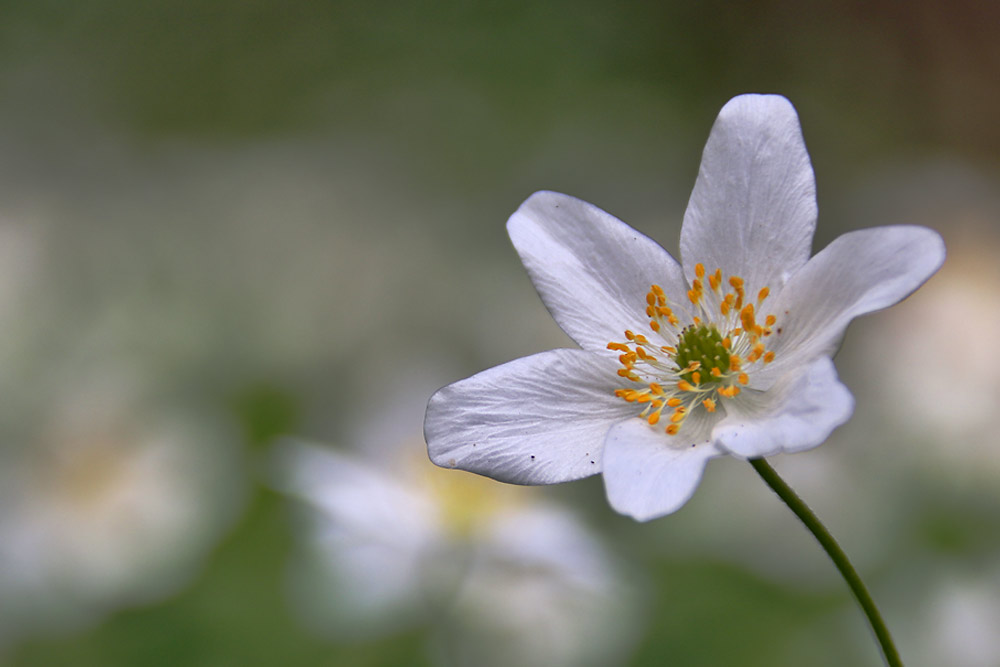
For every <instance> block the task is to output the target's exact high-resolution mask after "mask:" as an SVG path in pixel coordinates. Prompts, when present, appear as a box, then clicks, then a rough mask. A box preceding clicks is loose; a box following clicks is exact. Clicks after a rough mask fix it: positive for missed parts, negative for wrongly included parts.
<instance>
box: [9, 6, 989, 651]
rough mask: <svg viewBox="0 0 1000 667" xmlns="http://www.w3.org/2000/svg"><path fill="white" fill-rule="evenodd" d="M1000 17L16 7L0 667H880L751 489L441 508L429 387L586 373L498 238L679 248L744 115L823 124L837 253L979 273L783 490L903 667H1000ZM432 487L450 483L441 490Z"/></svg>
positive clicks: (895, 354)
mask: <svg viewBox="0 0 1000 667" xmlns="http://www.w3.org/2000/svg"><path fill="white" fill-rule="evenodd" d="M998 29H1000V6H998V5H995V4H993V3H980V2H971V1H970V2H943V1H942V2H935V1H933V0H917V1H915V2H910V3H905V4H900V3H896V2H864V3H863V2H844V1H842V0H837V1H836V2H834V1H833V0H829V1H825V0H824V1H821V2H816V3H809V4H808V5H804V4H802V3H800V2H793V1H791V0H769V1H765V2H757V3H726V2H715V1H708V2H700V3H686V2H664V3H646V2H619V3H605V2H590V1H588V0H584V1H580V0H574V1H573V2H568V1H566V2H551V3H535V2H530V3H529V2H524V3H521V2H452V1H450V0H445V1H443V2H442V1H440V0H438V1H435V2H427V1H424V0H418V1H416V2H410V3H388V2H379V1H377V0H376V1H369V2H353V1H349V2H332V3H287V2H277V1H272V0H252V1H246V0H238V1H237V0H201V1H199V2H183V1H182V2H178V1H177V0H169V1H168V0H151V1H149V2H145V3H132V2H124V1H122V0H93V1H92V2H88V3H79V4H73V3H64V2H54V1H50V0H40V1H34V2H19V1H15V2H6V3H4V4H3V6H2V8H0V369H2V372H0V391H2V396H3V400H2V401H0V664H9V665H102V666H103V665H177V664H185V665H213V666H215V665H247V664H279V663H280V664H285V665H296V664H301V665H316V664H324V665H401V666H402V665H407V666H408V665H449V666H450V665H491V664H496V665H502V664H521V665H560V664H561V665H578V664H594V665H659V664H665V663H667V662H669V663H670V664H678V665H721V664H727V665H760V666H764V665H802V664H808V665H820V666H823V665H830V666H833V665H845V664H851V665H878V664H881V663H880V660H879V657H878V653H877V650H876V648H875V646H874V644H873V641H872V640H871V637H870V636H869V632H868V629H867V626H866V625H865V621H864V619H863V617H862V615H861V614H860V612H859V611H858V610H857V608H856V607H855V605H854V604H853V602H852V600H851V599H850V598H849V596H848V593H847V591H846V588H845V586H844V584H843V582H842V581H841V580H840V579H839V578H838V576H837V575H836V573H835V571H834V568H833V566H832V565H831V563H830V562H829V561H828V560H827V558H826V556H825V555H824V554H823V553H822V551H821V550H820V549H819V547H818V546H817V545H816V544H815V543H813V541H812V538H811V537H810V536H809V535H808V534H807V533H806V532H805V530H804V529H803V528H802V527H801V526H800V525H798V524H797V522H796V521H795V520H794V519H793V517H792V516H791V515H790V513H789V512H788V511H787V509H786V508H785V507H784V506H782V505H781V504H780V503H779V502H778V501H777V500H776V498H774V497H773V496H772V494H771V493H770V491H768V490H767V489H766V488H765V487H764V485H763V484H762V483H761V481H760V480H759V479H757V477H756V475H755V474H753V472H752V470H751V469H750V467H749V466H747V465H746V464H745V463H742V462H740V461H737V460H735V459H733V460H729V459H726V460H715V461H713V462H712V463H711V464H710V465H709V466H708V470H707V473H706V476H705V479H704V481H703V483H702V485H701V487H700V488H699V489H698V491H697V493H696V495H695V497H694V499H693V500H692V501H691V502H690V503H689V504H688V505H687V506H685V507H684V508H683V509H682V510H681V511H680V512H678V513H677V514H676V515H673V516H670V517H668V518H665V519H662V520H658V521H655V522H652V523H649V524H636V523H633V522H631V521H630V520H628V519H626V518H623V517H620V516H617V515H615V514H614V513H613V512H611V510H610V509H608V507H607V505H606V502H605V500H604V495H603V489H602V486H601V482H600V479H599V478H597V479H590V480H586V481H583V482H579V483H574V484H570V485H564V486H560V487H552V488H542V489H520V488H512V487H505V486H503V485H499V484H496V483H490V482H485V483H484V482H482V481H481V480H478V479H476V478H472V477H471V476H468V475H464V474H461V473H450V474H449V473H443V472H442V471H437V470H436V469H433V468H432V467H431V466H430V465H429V464H428V463H426V461H425V459H424V449H423V448H424V445H423V441H422V435H421V419H422V411H423V406H424V403H425V401H426V399H427V397H428V396H429V395H430V394H431V393H432V392H433V391H434V390H435V389H436V388H437V387H439V386H441V385H443V384H446V383H448V382H451V381H454V380H456V379H459V378H462V377H465V376H467V375H470V374H472V373H475V372H477V371H479V370H482V369H484V368H486V367H489V366H493V365H496V364H499V363H502V362H505V361H508V360H510V359H513V358H515V357H519V356H524V355H527V354H530V353H533V352H537V351H541V350H545V349H549V348H551V347H557V346H564V345H569V344H570V342H569V341H568V340H567V339H566V338H565V337H564V336H563V335H562V334H561V333H560V332H559V331H558V329H557V327H556V326H555V324H554V323H553V322H552V321H551V319H550V318H549V317H548V315H547V313H546V312H545V310H544V308H543V307H542V305H541V303H540V301H539V300H538V299H537V297H536V295H535V293H534V291H533V289H532V287H531V284H530V282H529V281H528V279H527V276H526V275H525V273H524V271H523V270H522V268H521V266H520V263H519V262H518V260H517V257H516V254H515V253H514V252H513V250H512V248H511V247H510V244H509V242H508V240H507V238H506V234H505V230H504V222H505V221H506V219H507V217H508V216H509V215H510V214H511V213H512V212H513V211H514V210H515V209H516V208H517V206H518V205H519V204H520V203H521V201H522V200H523V199H525V198H526V197H527V196H528V195H529V194H530V193H531V192H533V191H535V190H538V189H553V190H559V191H563V192H566V193H568V194H573V195H576V196H578V197H581V198H583V199H586V200H588V201H590V202H593V203H595V204H596V205H598V206H600V207H602V208H604V209H606V210H608V211H609V212H611V213H613V214H615V215H616V216H618V217H619V218H621V219H623V220H625V221H626V222H629V223H630V224H632V225H633V226H635V227H637V228H638V229H640V230H642V231H644V232H645V233H647V234H649V235H650V236H652V237H653V238H655V239H657V240H658V241H659V242H661V243H662V244H663V245H664V247H666V248H667V249H668V250H670V251H671V252H673V253H676V250H677V239H678V234H679V230H680V221H681V218H682V215H683V211H684V207H685V204H686V201H687V197H688V194H689V192H690V188H691V186H692V185H693V183H694V178H695V175H696V173H697V169H698V163H699V159H700V153H701V149H702V146H703V144H704V142H705V139H706V138H707V136H708V131H709V129H710V127H711V124H712V122H713V120H714V119H715V115H716V114H717V112H718V110H719V109H720V108H721V107H722V105H723V104H724V103H725V102H726V101H727V100H728V99H729V98H731V97H732V96H734V95H737V94H739V93H744V92H775V93H781V94H784V95H785V96H787V97H788V98H789V99H791V101H792V102H793V103H794V104H795V105H796V107H797V109H798V111H799V114H800V117H801V122H802V126H803V131H804V134H805V138H806V143H807V146H808V148H809V151H810V153H811V156H812V160H813V165H814V168H815V171H816V177H817V185H818V196H819V207H820V220H819V230H818V233H817V238H816V242H815V249H819V248H822V247H823V246H825V245H826V244H827V243H828V242H829V241H830V240H832V239H833V238H834V237H836V236H837V235H839V234H841V233H843V232H844V231H847V230H851V229H857V228H861V227H867V226H873V225H880V224H895V223H915V224H921V225H926V226H929V227H933V228H935V229H937V230H938V231H940V232H941V234H942V235H943V236H944V237H945V240H946V243H947V244H948V247H949V259H948V261H947V263H946V264H945V266H944V268H943V269H942V270H941V271H940V273H939V274H938V275H937V276H936V277H934V278H933V279H932V280H931V281H930V282H929V283H928V284H927V285H926V286H925V287H924V288H923V289H922V290H921V291H920V292H918V293H917V294H916V295H914V296H913V297H912V298H911V299H909V300H908V301H907V302H905V303H903V304H902V305H900V306H898V307H896V308H893V309H891V310H889V311H886V312H884V313H879V314H875V315H873V316H869V317H867V318H864V319H862V320H860V321H858V322H856V323H855V324H854V325H853V326H852V327H851V329H850V331H849V333H848V336H847V338H846V341H845V344H844V347H843V348H842V351H841V353H840V354H839V356H838V359H837V362H838V367H839V370H840V374H841V377H842V379H843V380H844V382H845V383H846V384H847V385H848V386H849V387H850V388H851V389H852V391H853V392H854V393H855V396H856V397H857V399H858V404H857V409H856V413H855V417H854V419H853V420H852V421H851V422H849V423H848V424H847V425H845V426H844V427H842V428H841V429H839V430H838V431H837V432H836V433H835V435H834V436H833V437H832V438H831V440H830V442H828V443H827V444H825V445H824V446H823V447H821V448H819V449H816V450H814V451H811V452H808V453H803V454H799V455H795V456H786V457H783V458H778V459H775V460H774V461H773V463H774V464H775V465H776V466H777V467H778V469H779V470H780V471H781V472H782V473H783V474H784V475H785V476H786V478H787V479H788V480H789V481H790V483H791V484H792V485H793V486H794V487H795V488H796V489H797V490H798V492H799V493H800V494H801V495H802V496H803V497H804V498H805V499H806V500H807V501H808V502H810V503H811V504H812V506H813V507H814V509H815V510H816V511H817V513H818V514H819V515H820V517H821V518H823V519H824V520H825V521H826V522H827V524H828V526H829V527H830V529H831V530H832V532H833V533H834V534H835V535H836V536H837V537H838V538H839V539H840V541H841V543H842V545H843V546H844V548H845V549H846V551H847V552H848V553H849V554H850V555H851V556H852V557H853V558H854V560H855V564H856V565H857V566H858V568H859V569H860V571H861V573H862V576H863V577H864V578H865V580H866V582H867V583H868V584H869V586H870V587H871V589H872V591H873V593H874V596H875V598H876V600H877V601H878V603H879V604H880V606H881V609H882V611H883V614H884V615H885V617H886V619H887V621H888V624H889V626H890V628H891V629H892V631H893V632H894V634H895V635H896V639H897V643H898V645H899V649H900V651H901V653H902V656H903V658H904V660H905V661H906V664H908V665H928V666H930V665H941V664H948V665H957V666H966V665H974V666H989V665H998V664H1000V636H998V635H997V633H996V628H997V627H1000V444H998V438H997V435H996V431H995V426H994V424H995V422H994V417H995V412H996V407H997V405H998V403H1000V348H998V347H997V346H996V331H997V330H998V329H1000V264H998V263H997V260H996V258H997V256H998V254H1000V157H998V156H1000V123H998V122H997V119H998V118H1000V86H998V85H997V82H998V81H1000V47H998V46H997V40H996V34H997V30H998ZM442 475H444V477H442Z"/></svg>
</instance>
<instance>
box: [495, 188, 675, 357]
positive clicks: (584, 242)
mask: <svg viewBox="0 0 1000 667" xmlns="http://www.w3.org/2000/svg"><path fill="white" fill-rule="evenodd" d="M507 232H508V234H510V239H511V241H512V242H513V243H514V247H515V248H516V249H517V252H518V254H519V255H520V256H521V261H522V262H523V263H524V266H525V268H526V269H527V270H528V274H529V275H530V276H531V280H532V282H533V283H534V284H535V289H537V290H538V294H539V295H540V296H541V297H542V301H543V302H544V303H545V306H546V307H547V308H548V309H549V312H551V313H552V316H553V317H554V318H555V320H556V322H557V323H558V324H559V326H560V327H562V329H563V331H565V332H566V333H567V334H569V336H570V337H571V338H572V339H573V340H575V341H576V342H577V343H578V344H579V345H580V346H581V347H582V348H583V349H585V350H591V351H594V352H599V353H600V354H603V355H605V356H608V355H609V354H610V353H609V351H608V350H607V349H606V347H605V346H606V345H607V344H608V342H610V341H620V340H622V337H623V334H624V331H625V329H629V328H634V327H636V326H639V325H642V324H645V323H646V322H647V321H648V319H649V318H648V317H647V316H646V315H645V309H646V293H647V292H649V286H650V285H653V284H658V285H660V286H661V287H663V289H664V291H665V292H666V294H667V296H668V297H669V298H671V299H673V300H674V301H676V302H679V303H684V302H685V299H686V298H687V297H686V294H687V285H686V283H685V281H684V279H683V277H682V275H681V268H680V265H678V264H677V262H676V260H674V258H673V257H671V256H670V253H668V252H667V251H666V250H664V249H663V248H662V247H660V246H659V245H658V244H657V243H656V242H655V241H653V240H652V239H650V238H649V237H647V236H644V235H643V234H641V233H640V232H637V231H636V230H634V229H632V228H631V227H629V226H628V225H626V224H625V223H624V222H622V221H621V220H618V219H617V218H615V217H614V216H612V215H610V214H608V213H605V212H604V211H602V210H600V209H599V208H597V207H596V206H592V205H591V204H588V203H586V202H583V201H580V200H579V199H575V198H573V197H569V196H567V195H561V194H557V193H555V192H536V193H535V194H533V195H532V196H531V197H529V198H528V200H527V201H525V202H524V203H523V204H522V205H521V207H520V208H519V209H518V210H517V212H516V213H514V215H512V216H511V218H510V220H509V221H508V222H507Z"/></svg>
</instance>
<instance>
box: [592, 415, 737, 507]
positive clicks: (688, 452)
mask: <svg viewBox="0 0 1000 667" xmlns="http://www.w3.org/2000/svg"><path fill="white" fill-rule="evenodd" d="M689 426H692V425H691V424H688V423H685V424H684V428H683V429H682V431H681V432H682V433H683V432H684V431H685V430H686V429H687V427H689ZM697 430H699V431H701V433H695V434H693V435H694V438H692V437H690V436H689V437H688V438H686V439H684V440H676V441H674V440H671V439H670V436H667V435H666V434H664V433H663V431H662V430H660V429H658V428H654V427H652V426H650V425H649V424H647V423H646V422H645V421H643V420H641V419H629V420H626V421H623V422H621V423H618V424H615V425H614V426H612V427H611V430H610V431H608V438H607V440H606V441H605V443H604V488H605V490H606V491H607V494H608V502H609V503H610V504H611V507H613V508H614V509H615V511H616V512H620V513H622V514H627V515H628V516H631V517H632V518H634V519H636V520H637V521H649V520H650V519H656V518H658V517H661V516H664V515H667V514H670V513H671V512H675V511H677V510H678V509H680V507H681V506H682V505H683V504H684V503H686V502H687V501H688V499H689V498H690V497H691V496H692V495H693V494H694V490H695V489H696V488H697V486H698V482H699V481H700V480H701V474H702V472H703V471H704V469H705V462H706V461H708V459H710V458H712V457H714V456H719V455H720V454H721V452H720V451H719V450H718V449H717V448H716V447H715V446H714V445H713V444H712V443H711V442H710V440H709V438H707V437H704V436H706V435H707V431H706V430H705V429H697ZM698 436H703V437H698ZM692 440H694V444H691V443H692Z"/></svg>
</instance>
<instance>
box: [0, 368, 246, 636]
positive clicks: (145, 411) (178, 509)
mask: <svg viewBox="0 0 1000 667" xmlns="http://www.w3.org/2000/svg"><path fill="white" fill-rule="evenodd" d="M98 375H99V372H97V371H95V372H94V373H93V374H91V375H90V376H88V377H87V379H86V380H85V381H82V382H81V383H79V384H77V385H73V384H71V382H66V385H67V388H66V394H67V395H65V396H58V397H53V399H54V400H53V406H50V407H49V408H48V410H47V412H46V413H45V414H43V415H41V421H42V424H40V425H38V427H37V428H38V432H36V433H34V434H33V435H34V436H35V437H34V440H33V441H31V442H29V443H18V442H8V441H7V439H6V438H5V439H4V441H3V442H2V443H0V599H2V600H3V601H4V602H3V604H2V605H0V644H3V643H4V640H5V639H6V640H7V641H15V640H18V639H19V638H21V637H23V636H26V635H33V634H37V633H40V632H49V631H52V630H56V631H61V630H67V629H79V628H80V627H81V626H87V625H89V624H92V623H95V622H97V621H99V620H101V619H103V617H104V616H106V615H107V614H109V613H110V612H112V611H114V610H116V609H118V608H122V607H129V606H135V605H139V604H146V603H149V602H151V601H154V600H159V599H162V598H164V597H165V596H167V595H168V594H170V593H173V592H175V591H177V590H178V589H179V588H180V586H181V585H183V584H185V583H186V582H188V581H189V580H190V577H191V576H192V575H193V574H194V573H195V571H196V570H197V568H198V567H200V566H201V564H202V562H203V560H204V558H205V556H206V554H207V553H208V552H209V550H210V548H211V547H212V546H214V545H215V543H216V541H217V540H218V539H219V538H220V537H221V535H222V532H223V530H224V529H225V528H226V527H227V526H228V524H229V523H230V521H231V519H232V517H233V514H234V510H237V509H238V507H239V505H241V504H242V503H241V496H242V482H241V480H237V479H234V478H233V477H232V475H231V472H232V469H233V467H234V466H233V463H234V459H235V458H236V457H235V456H234V455H233V453H232V452H231V449H230V448H229V447H228V443H227V440H226V437H227V436H225V435H220V434H219V433H218V432H217V430H216V429H214V428H212V427H211V426H208V425H204V424H201V423H199V422H197V421H196V420H193V419H191V418H189V417H186V416H181V415H180V413H174V412H172V411H171V410H169V409H164V407H163V406H150V405H147V404H144V403H143V402H142V401H140V400H138V399H136V394H137V393H138V392H137V391H136V390H137V385H136V383H134V382H128V381H123V380H122V378H120V377H107V376H106V377H103V378H100V379H98V377H95V376H98ZM112 375H113V374H112ZM4 435H5V436H7V437H10V436H11V434H10V432H5V433H4ZM22 444H27V445H28V446H19V445H22ZM227 474H228V476H227Z"/></svg>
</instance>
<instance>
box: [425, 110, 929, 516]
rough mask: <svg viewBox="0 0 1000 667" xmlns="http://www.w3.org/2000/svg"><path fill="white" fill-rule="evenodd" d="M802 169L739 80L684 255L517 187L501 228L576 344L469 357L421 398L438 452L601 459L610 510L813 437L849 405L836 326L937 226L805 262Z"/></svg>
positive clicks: (900, 285) (661, 501)
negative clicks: (474, 363)
mask: <svg viewBox="0 0 1000 667" xmlns="http://www.w3.org/2000/svg"><path fill="white" fill-rule="evenodd" d="M815 224H816V198H815V183H814V179H813V171H812V166H811V165H810V162H809V156H808V154H807V153H806V149H805V144H804V143H803V139H802V134H801V130H800V128H799V123H798V117H797V116H796V114H795V110H794V109H793V107H792V105H791V104H790V103H789V102H788V101H787V100H786V99H784V98H783V97H779V96H772V95H767V96H764V95H743V96H740V97H737V98H734V99H733V100H731V101H730V102H729V103H728V104H726V106H725V107H724V108H723V109H722V111H721V112H720V114H719V118H718V120H716V122H715V125H714V127H713V128H712V132H711V135H710V137H709V139H708V144H707V145H706V146H705V152H704V155H703V157H702V163H701V169H700V171H699V173H698V178H697V181H696V182H695V186H694V191H693V192H692V194H691V199H690V201H689V203H688V208H687V212H686V213H685V215H684V224H683V227H682V229H681V243H680V248H681V258H682V261H681V263H678V262H677V261H676V260H674V258H673V257H671V256H670V254H669V253H667V252H666V251H665V250H664V249H663V248H661V247H660V246H659V245H657V244H656V243H655V242H654V241H652V240H651V239H649V238H647V237H646V236H643V235H642V234H640V233H639V232H637V231H636V230H634V229H632V228H631V227H629V226H627V225H626V224H624V223H623V222H621V221H620V220H617V219H616V218H614V217H612V216H611V215H609V214H607V213H605V212H604V211H601V210H599V209H597V208H595V207H594V206H591V205H589V204H587V203H584V202H582V201H580V200H577V199H574V198H572V197H568V196H566V195H561V194H556V193H552V192H540V193H536V194H534V195H532V196H531V197H530V198H529V199H528V200H527V201H526V202H525V203H524V204H522V205H521V207H520V208H519V209H518V211H517V212H516V213H515V214H514V215H513V216H511V218H510V220H509V222H508V223H507V230H508V232H509V234H510V237H511V240H512V241H513V243H514V246H515V248H516V249H517V251H518V253H519V254H520V256H521V260H522V262H523V263H524V265H525V268H527V270H528V273H529V275H530V276H531V279H532V281H533V282H534V284H535V287H536V289H537V290H538V292H539V294H540V295H541V298H542V300H543V301H544V303H545V305H546V306H547V307H548V309H549V311H550V312H551V313H552V315H553V317H554V318H555V319H556V322H557V323H558V324H559V325H560V326H561V327H562V329H563V330H564V331H565V332H566V333H567V334H569V335H570V336H571V337H572V338H573V339H574V340H575V341H576V342H577V343H578V344H579V345H580V347H581V348H583V349H580V350H569V349H564V350H552V351H549V352H544V353H541V354H537V355H534V356H531V357H526V358H523V359H518V360H516V361H512V362H510V363H507V364H504V365H502V366H498V367H496V368H493V369H490V370H487V371H484V372H482V373H479V374H477V375H475V376H473V377H471V378H468V379H465V380H462V381H459V382H456V383H454V384H452V385H449V386H447V387H445V388H443V389H441V390H440V391H438V392H437V393H436V394H435V395H434V396H433V397H432V398H431V400H430V403H429V405H428V408H427V416H426V421H425V437H426V440H427V445H428V450H429V453H430V456H431V459H432V460H433V461H434V462H435V463H437V464H438V465H441V466H445V467H452V468H461V469H464V470H470V471H473V472H477V473H480V474H483V475H487V476H490V477H493V478H496V479H499V480H502V481H505V482H513V483H517V484H552V483H558V482H566V481H570V480H574V479H579V478H581V477H586V476H588V475H592V474H595V473H598V472H600V473H603V475H604V483H605V487H606V490H607V494H608V500H609V502H610V503H611V505H612V507H614V508H615V509H616V510H617V511H619V512H622V513H624V514H628V515H631V516H633V517H635V518H636V519H639V520H648V519H652V518H655V517H658V516H662V515H665V514H668V513H670V512H673V511H675V510H676V509H678V508H679V507H680V506H681V505H683V504H684V503H685V502H686V501H687V499H688V498H690V496H691V495H692V494H693V493H694V489H695V487H696V486H697V484H698V480H699V479H700V478H701V474H702V471H703V469H704V466H705V463H706V462H707V460H708V459H710V458H712V457H715V456H721V455H724V454H732V455H735V456H737V457H741V458H744V457H746V458H749V457H759V456H768V455H772V454H777V453H779V452H795V451H801V450H804V449H808V448H810V447H815V446H816V445H819V444H820V443H822V442H823V441H824V440H825V439H826V437H827V436H828V435H829V434H830V432H831V431H832V430H833V429H834V428H836V427H837V426H839V425H840V424H842V423H843V422H845V421H846V420H847V419H848V418H849V417H850V415H851V412H852V410H853V399H852V397H851V394H850V392H848V390H847V389H846V388H845V387H844V386H843V385H842V384H841V383H840V382H839V381H838V379H837V375H836V371H835V369H834V366H833V362H832V361H831V356H832V355H833V354H834V353H835V351H836V349H837V347H838V345H839V343H840V340H841V338H842V336H843V333H844V330H845V328H846V327H847V325H848V323H849V322H850V321H851V320H852V319H853V318H854V317H857V316H859V315H863V314H865V313H869V312H872V311H875V310H879V309H881V308H885V307H887V306H890V305H892V304H894V303H896V302H898V301H900V300H901V299H903V298H905V297H906V296H907V295H909V294H910V293H911V292H913V291H914V290H915V289H916V288H917V287H919V286H920V285H921V284H922V283H923V282H924V281H925V280H927V278H928V277H930V276H931V275H932V274H933V273H934V271H936V270H937V268H938V267H939V266H940V265H941V263H942V262H943V261H944V245H943V243H942V241H941V238H940V237H939V236H938V234H936V233H935V232H933V231H930V230H928V229H924V228H920V227H912V226H893V227H877V228H874V229H866V230H860V231H855V232H850V233H848V234H845V235H843V236H841V237H840V238H838V239H836V240H835V241H834V242H833V243H831V244H830V245H829V246H828V247H827V248H825V249H824V250H823V251H822V252H820V253H818V254H817V255H816V256H814V257H812V258H810V256H809V255H810V246H811V243H812V237H813V232H814V229H815Z"/></svg>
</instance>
